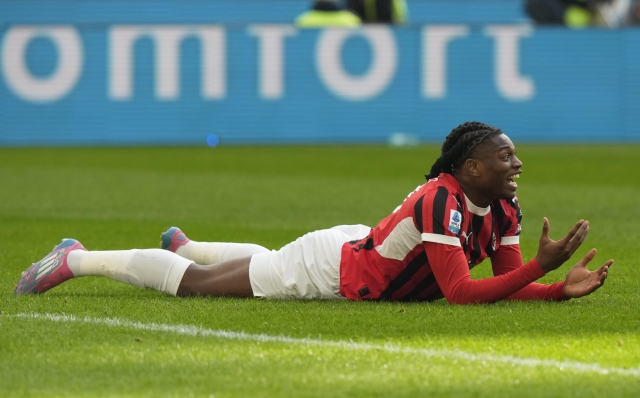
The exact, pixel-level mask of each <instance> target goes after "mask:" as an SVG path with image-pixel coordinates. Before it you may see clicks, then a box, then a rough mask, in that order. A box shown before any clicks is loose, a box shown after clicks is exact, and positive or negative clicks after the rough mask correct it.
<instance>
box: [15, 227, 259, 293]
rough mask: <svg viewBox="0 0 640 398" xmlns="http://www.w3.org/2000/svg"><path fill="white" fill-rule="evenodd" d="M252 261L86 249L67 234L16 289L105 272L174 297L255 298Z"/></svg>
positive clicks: (33, 290)
mask: <svg viewBox="0 0 640 398" xmlns="http://www.w3.org/2000/svg"><path fill="white" fill-rule="evenodd" d="M249 260H250V257H246V258H244V259H236V260H232V261H227V262H222V263H219V264H217V265H212V266H198V265H196V264H194V263H193V261H191V260H188V259H185V258H183V257H180V256H178V255H177V254H175V253H171V252H169V251H166V250H161V249H144V250H139V249H133V250H113V251H86V249H85V248H84V247H83V246H82V244H81V243H80V242H78V241H76V240H74V239H67V240H64V241H63V242H62V243H60V244H59V245H57V246H56V247H54V249H53V251H51V252H50V253H49V254H48V255H47V256H45V257H44V258H43V259H42V260H40V261H39V262H37V263H35V264H33V265H32V266H31V267H29V268H28V269H27V270H26V271H25V272H23V274H22V277H21V278H20V280H19V281H18V284H17V286H16V289H15V293H16V294H35V293H43V292H45V291H47V290H49V289H51V288H53V287H55V286H58V285H59V284H61V283H63V282H65V281H67V280H69V279H71V278H77V277H83V276H105V277H107V278H110V279H113V280H116V281H119V282H123V283H126V284H129V285H133V286H137V287H140V288H150V289H155V290H158V291H161V292H165V293H168V294H171V295H174V296H175V295H181V296H185V295H202V296H236V297H252V296H253V294H252V291H251V285H250V282H249V275H248V268H249Z"/></svg>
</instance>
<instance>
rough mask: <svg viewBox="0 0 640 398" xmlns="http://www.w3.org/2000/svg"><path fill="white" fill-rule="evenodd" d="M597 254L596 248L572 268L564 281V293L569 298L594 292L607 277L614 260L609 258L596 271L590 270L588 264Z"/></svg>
mask: <svg viewBox="0 0 640 398" xmlns="http://www.w3.org/2000/svg"><path fill="white" fill-rule="evenodd" d="M595 256H596V249H591V251H589V253H587V255H586V256H584V258H583V259H582V260H580V261H579V262H578V263H577V264H576V265H574V266H573V268H571V270H570V271H569V273H568V274H567V277H566V279H565V282H564V287H563V288H562V293H563V294H564V296H565V297H567V298H578V297H582V296H586V295H587V294H591V293H593V292H594V291H595V290H596V289H598V288H599V287H600V286H602V284H603V283H604V281H605V280H606V279H607V274H608V271H609V267H610V266H611V264H613V260H609V261H607V262H606V263H604V265H603V266H602V267H600V268H598V269H597V270H595V271H589V270H588V269H587V264H588V263H589V261H591V260H593V258H594V257H595Z"/></svg>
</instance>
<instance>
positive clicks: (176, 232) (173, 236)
mask: <svg viewBox="0 0 640 398" xmlns="http://www.w3.org/2000/svg"><path fill="white" fill-rule="evenodd" d="M160 239H161V241H160V247H161V248H162V249H164V250H169V251H172V252H174V253H175V252H176V250H178V248H179V247H180V246H182V245H186V244H187V243H188V242H189V238H187V236H186V235H185V234H184V232H182V231H180V228H178V227H171V228H169V229H168V230H166V231H164V232H163V233H162V235H160Z"/></svg>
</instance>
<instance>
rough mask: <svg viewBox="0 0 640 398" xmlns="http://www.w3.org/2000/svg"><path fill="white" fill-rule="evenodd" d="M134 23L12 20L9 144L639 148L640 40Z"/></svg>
mask: <svg viewBox="0 0 640 398" xmlns="http://www.w3.org/2000/svg"><path fill="white" fill-rule="evenodd" d="M51 3H55V2H51ZM60 3H63V2H60ZM85 3H88V4H90V3H91V2H85ZM115 3H116V2H114V4H115ZM117 3H118V4H120V5H119V7H122V8H125V4H124V3H126V2H123V1H120V2H117ZM132 3H134V4H137V3H138V2H132ZM141 3H144V2H141ZM103 6H104V4H103ZM45 11H46V10H45ZM45 11H42V12H45ZM112 11H113V10H112ZM135 11H136V8H135V7H133V8H130V9H129V10H128V12H127V14H126V17H125V16H124V14H122V15H123V17H122V18H123V20H122V22H112V23H107V22H104V21H102V22H94V23H82V22H79V21H76V22H74V23H68V22H67V21H66V20H64V19H62V18H61V19H60V22H59V23H52V21H48V20H42V21H40V20H38V18H34V19H33V20H32V21H31V22H29V21H27V20H21V21H19V22H18V23H12V22H11V21H6V20H3V21H2V23H3V24H2V25H0V26H1V29H0V46H1V47H0V145H2V146H23V145H102V144H107V145H139V144H142V145H163V144H187V145H192V144H194V145H199V144H202V145H204V143H205V142H206V140H207V138H208V137H209V139H211V137H215V139H219V140H220V142H221V143H223V144H252V143H328V142H349V143H353V142H355V143H358V142H361V143H373V142H385V141H387V140H388V139H389V137H390V136H391V135H393V134H394V133H399V132H400V133H406V134H411V135H415V136H417V137H418V138H419V139H420V140H423V141H436V142H438V141H441V140H442V137H443V136H444V135H446V134H447V132H448V131H450V130H451V128H453V127H454V126H456V125H457V124H459V123H461V122H463V121H467V120H480V121H483V122H485V123H489V124H492V125H495V126H498V127H500V128H502V129H503V130H504V131H505V132H507V133H508V134H509V135H510V136H512V138H515V139H518V140H519V141H530V142H539V141H544V142H548V141H567V142H576V141H640V131H639V130H638V128H637V126H640V112H638V107H639V106H640V50H639V49H640V30H633V29H625V30H616V31H611V30H610V31H606V30H582V31H571V30H565V29H559V28H558V29H534V28H532V27H531V26H529V25H526V24H515V25H502V24H499V25H484V26H477V25H467V24H424V25H411V26H409V27H406V28H395V29H394V28H391V27H387V26H371V27H365V28H361V29H355V30H346V29H325V30H299V29H296V28H295V27H294V26H292V25H290V24H260V23H248V24H210V23H195V22H193V23H186V22H184V21H182V22H181V21H179V19H180V18H179V17H176V18H175V22H174V19H173V17H174V16H175V15H179V14H176V13H171V11H170V9H166V10H165V14H160V13H159V14H158V15H156V17H157V22H154V21H151V20H149V17H148V15H147V16H143V15H140V16H139V17H140V19H139V21H141V22H136V21H137V19H136V13H135ZM32 13H33V14H34V15H39V14H37V12H36V11H32ZM114 15H116V14H115V11H113V13H112V15H111V17H112V18H115V16H114Z"/></svg>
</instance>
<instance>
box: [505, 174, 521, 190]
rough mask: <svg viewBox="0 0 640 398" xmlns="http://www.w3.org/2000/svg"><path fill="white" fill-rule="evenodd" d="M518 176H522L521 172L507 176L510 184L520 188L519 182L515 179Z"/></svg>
mask: <svg viewBox="0 0 640 398" xmlns="http://www.w3.org/2000/svg"><path fill="white" fill-rule="evenodd" d="M516 178H520V173H516V174H514V175H511V176H509V177H507V184H509V186H510V187H512V188H514V189H515V188H518V184H517V183H516V182H515V181H514V180H515V179H516Z"/></svg>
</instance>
